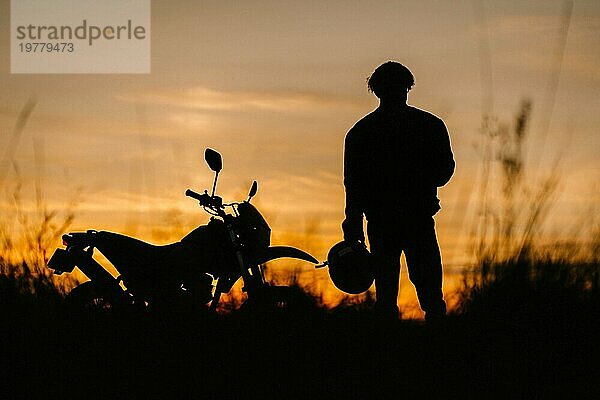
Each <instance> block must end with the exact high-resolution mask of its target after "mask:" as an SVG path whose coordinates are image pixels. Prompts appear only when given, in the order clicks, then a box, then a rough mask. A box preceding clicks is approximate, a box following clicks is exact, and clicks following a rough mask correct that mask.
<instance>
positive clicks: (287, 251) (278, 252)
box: [257, 246, 319, 264]
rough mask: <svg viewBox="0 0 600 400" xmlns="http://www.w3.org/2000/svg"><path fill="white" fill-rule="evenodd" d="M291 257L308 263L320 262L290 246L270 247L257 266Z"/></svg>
mask: <svg viewBox="0 0 600 400" xmlns="http://www.w3.org/2000/svg"><path fill="white" fill-rule="evenodd" d="M282 257H289V258H297V259H299V260H304V261H308V262H310V263H313V264H318V263H319V261H318V260H317V259H316V258H314V257H313V256H311V255H310V254H308V253H307V252H305V251H302V250H300V249H297V248H295V247H290V246H270V247H268V248H267V250H266V252H265V253H264V254H263V255H262V257H260V259H259V260H258V262H257V264H262V263H266V262H267V261H271V260H275V259H276V258H282Z"/></svg>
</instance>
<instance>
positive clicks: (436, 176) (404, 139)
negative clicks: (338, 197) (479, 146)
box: [344, 105, 455, 220]
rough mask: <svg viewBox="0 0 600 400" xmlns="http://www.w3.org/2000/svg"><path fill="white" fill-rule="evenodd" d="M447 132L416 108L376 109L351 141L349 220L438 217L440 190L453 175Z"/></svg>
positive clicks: (354, 130)
mask: <svg viewBox="0 0 600 400" xmlns="http://www.w3.org/2000/svg"><path fill="white" fill-rule="evenodd" d="M454 166H455V163H454V158H453V155H452V149H451V147H450V139H449V136H448V130H447V129H446V126H445V125H444V122H443V121H442V120H441V119H439V118H438V117H436V116H434V115H433V114H430V113H428V112H425V111H423V110H420V109H418V108H415V107H411V106H408V105H403V106H401V107H397V108H394V109H391V110H390V109H384V108H382V107H379V108H377V109H376V110H375V111H373V112H371V113H370V114H368V115H366V116H365V117H364V118H362V119H361V120H360V121H358V122H357V123H356V124H355V125H354V126H353V127H352V129H350V131H349V132H348V134H347V135H346V140H345V147H344V186H345V187H346V219H347V220H356V219H362V215H363V214H365V215H366V217H367V219H368V220H371V219H377V218H379V217H382V218H385V215H386V214H387V215H389V214H390V212H392V213H396V214H399V215H419V214H427V215H434V214H435V213H436V212H437V211H438V210H439V209H440V205H439V203H440V202H439V199H438V198H437V188H438V187H440V186H443V185H445V184H446V183H447V182H448V181H449V180H450V177H451V176H452V174H453V173H454Z"/></svg>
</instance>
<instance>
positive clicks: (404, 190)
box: [342, 61, 455, 320]
mask: <svg viewBox="0 0 600 400" xmlns="http://www.w3.org/2000/svg"><path fill="white" fill-rule="evenodd" d="M367 84H368V87H369V90H370V91H372V92H373V93H374V94H375V96H377V97H378V98H379V107H377V109H376V110H375V111H373V112H371V113H370V114H368V115H366V116H365V117H364V118H362V119H361V120H360V121H358V122H357V123H356V124H355V125H354V126H353V127H352V129H350V131H349V132H348V134H347V135H346V141H345V149H344V186H345V187H346V210H345V211H346V219H345V220H344V222H343V223H342V229H343V231H344V239H345V240H348V241H361V242H363V243H364V233H363V214H364V215H365V216H366V218H367V221H368V225H367V234H368V236H369V242H370V246H371V253H372V254H373V259H374V262H375V269H376V274H375V289H376V298H377V302H376V311H377V312H378V313H379V314H380V315H381V316H384V317H390V318H398V305H397V297H398V285H399V275H400V264H399V262H400V255H401V254H402V252H403V251H404V253H405V256H406V262H407V264H408V273H409V277H410V280H411V281H412V283H413V284H414V285H415V288H416V289H417V295H418V297H419V303H420V305H421V308H422V309H423V311H425V318H426V319H427V320H437V319H440V318H443V317H444V316H445V315H446V303H445V302H444V299H443V295H442V263H441V257H440V250H439V247H438V243H437V238H436V235H435V227H434V224H435V223H434V220H433V215H434V214H436V213H437V212H438V210H439V209H440V205H439V204H440V202H439V199H438V198H437V188H438V187H440V186H443V185H445V184H446V183H447V182H448V181H449V180H450V177H451V176H452V174H453V173H454V166H455V163H454V158H453V155H452V149H451V148H450V139H449V137H448V131H447V129H446V126H445V125H444V122H443V121H442V120H441V119H439V118H438V117H436V116H434V115H433V114H430V113H428V112H425V111H423V110H420V109H418V108H415V107H411V106H409V105H407V104H406V100H407V96H408V91H409V90H410V89H411V88H412V87H413V85H414V77H413V75H412V73H411V72H410V71H409V70H408V68H406V67H405V66H404V65H402V64H399V63H397V62H393V61H388V62H386V63H384V64H382V65H380V66H379V67H377V68H376V69H375V71H374V72H373V74H372V75H371V76H370V77H369V78H368V79H367Z"/></svg>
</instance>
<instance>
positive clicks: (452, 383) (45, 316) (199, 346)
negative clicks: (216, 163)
mask: <svg viewBox="0 0 600 400" xmlns="http://www.w3.org/2000/svg"><path fill="white" fill-rule="evenodd" d="M4 267H5V268H6V266H4ZM21 268H23V267H21ZM15 269H16V267H14V266H13V270H15ZM486 271H488V272H487V273H488V276H487V277H486V278H483V275H479V279H478V280H477V283H474V282H471V284H468V285H467V284H466V285H465V288H464V291H463V293H462V294H463V297H462V302H461V307H460V309H459V310H457V311H456V312H454V313H453V314H452V315H450V316H449V318H448V321H447V323H446V324H445V325H443V326H428V325H426V324H425V323H424V322H423V321H401V320H398V321H395V322H389V321H388V322H385V321H380V320H378V319H377V318H375V316H374V315H372V313H371V309H370V307H369V306H363V307H357V306H345V307H338V308H336V309H333V310H326V309H324V308H319V307H317V306H316V305H311V304H314V302H312V303H311V300H312V299H311V298H306V299H305V300H306V301H302V302H301V304H302V307H296V308H290V309H277V308H265V309H259V310H247V311H237V312H234V313H230V314H219V315H211V314H209V313H207V312H205V311H203V310H194V311H192V310H170V311H169V312H161V313H159V312H144V313H142V312H133V311H132V312H118V313H117V312H110V311H106V310H101V309H88V310H81V309H72V308H69V307H68V306H67V305H66V303H65V302H64V300H63V297H62V295H61V293H60V291H59V290H57V289H53V288H56V286H54V285H53V284H52V283H51V282H49V281H48V279H49V278H48V277H47V276H40V275H37V276H33V275H32V274H31V270H29V271H27V270H23V269H21V270H20V272H19V273H15V274H12V275H11V274H3V275H0V289H1V291H0V313H1V315H2V321H3V324H2V331H1V338H0V339H1V340H0V343H1V345H0V346H1V347H2V349H1V350H2V354H3V357H2V363H3V364H4V365H3V366H2V367H3V368H2V370H3V378H4V380H5V384H4V385H2V389H0V396H1V397H2V398H15V397H17V396H22V395H35V396H36V397H37V398H47V397H56V396H57V397H59V398H65V397H69V398H70V397H80V396H84V395H85V397H90V396H91V397H101V398H114V397H130V398H141V397H144V398H146V397H156V396H164V397H167V396H168V397H169V398H210V397H212V395H219V396H220V397H223V398H231V396H234V395H241V397H242V398H260V397H263V396H268V397H269V398H270V397H272V396H284V395H285V397H286V398H303V397H305V396H311V397H314V396H317V397H319V398H321V397H332V396H333V397H334V398H344V397H354V398H356V397H357V396H358V397H360V398H365V397H366V396H369V397H374V398H377V397H381V395H377V394H378V393H387V394H386V395H385V396H384V397H383V398H391V393H396V394H397V395H398V396H405V395H411V397H412V396H413V395H414V396H416V395H433V396H435V397H436V398H459V397H460V398H471V397H484V398H511V399H513V398H558V397H556V396H557V395H558V394H560V395H561V397H562V396H563V395H564V396H569V397H574V398H597V395H598V394H599V393H600V392H599V387H598V382H599V381H598V368H597V360H598V356H599V355H600V354H598V353H599V352H598V346H597V340H598V337H600V335H599V334H600V331H599V329H598V320H599V317H600V307H599V305H600V298H599V293H600V292H599V291H598V284H599V277H598V275H599V273H600V272H599V271H600V268H598V262H597V260H596V261H594V262H589V263H587V262H586V263H583V262H582V263H566V262H558V261H556V260H546V261H544V262H542V261H540V260H538V261H529V262H527V261H524V260H522V261H520V262H513V263H504V264H493V265H489V266H487V267H486ZM489 271H491V272H489ZM500 271H502V272H500ZM297 290H298V293H299V296H300V297H302V296H307V295H305V294H303V293H304V292H302V290H301V289H300V288H297ZM299 304H300V303H299ZM2 391H4V393H2Z"/></svg>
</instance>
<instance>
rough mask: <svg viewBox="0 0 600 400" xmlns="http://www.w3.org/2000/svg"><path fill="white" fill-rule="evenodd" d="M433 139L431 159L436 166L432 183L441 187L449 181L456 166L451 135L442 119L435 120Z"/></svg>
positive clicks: (433, 170)
mask: <svg viewBox="0 0 600 400" xmlns="http://www.w3.org/2000/svg"><path fill="white" fill-rule="evenodd" d="M433 141H434V142H433V148H432V158H431V160H432V162H433V165H434V168H432V180H433V182H432V184H434V185H435V186H437V187H440V186H444V185H445V184H446V183H448V181H449V180H450V178H451V177H452V175H453V174H454V168H455V166H456V163H455V162H454V155H453V154H452V148H451V146H450V135H449V134H448V129H447V128H446V125H445V124H444V122H443V121H442V120H441V119H438V120H436V121H435V129H434V136H433Z"/></svg>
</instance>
